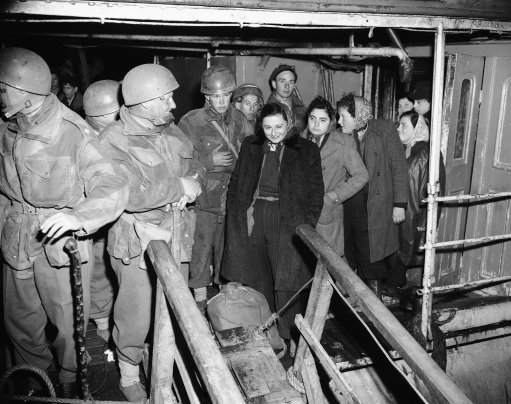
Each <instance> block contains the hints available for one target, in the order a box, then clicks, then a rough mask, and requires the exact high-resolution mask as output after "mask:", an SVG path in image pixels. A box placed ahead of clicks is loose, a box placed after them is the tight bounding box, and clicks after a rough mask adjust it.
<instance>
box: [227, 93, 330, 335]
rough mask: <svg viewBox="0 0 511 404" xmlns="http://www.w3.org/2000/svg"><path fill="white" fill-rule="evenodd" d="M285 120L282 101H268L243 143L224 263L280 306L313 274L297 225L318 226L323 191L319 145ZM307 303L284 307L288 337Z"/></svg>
mask: <svg viewBox="0 0 511 404" xmlns="http://www.w3.org/2000/svg"><path fill="white" fill-rule="evenodd" d="M287 119H288V118H287V115H286V113H285V110H284V108H283V107H282V106H281V105H280V104H277V103H270V104H266V105H265V106H264V107H263V109H262V111H261V116H260V118H259V125H258V127H259V128H258V131H257V134H256V135H254V136H249V137H247V138H246V139H245V140H244V141H243V144H242V145H241V150H240V154H239V158H238V161H237V164H236V168H235V169H234V172H233V173H232V176H231V181H230V183H229V190H228V192H227V217H226V220H227V227H226V244H225V250H224V257H223V264H222V276H223V277H224V278H225V279H226V280H229V281H236V282H241V283H243V284H245V285H248V286H250V287H252V288H254V289H256V290H257V291H259V292H261V293H263V294H264V296H265V297H266V299H267V300H268V303H269V305H270V308H271V309H272V310H274V311H275V310H278V309H280V308H281V307H282V306H283V305H284V304H285V303H286V301H287V300H288V299H289V298H290V297H291V296H292V295H293V294H294V293H295V292H296V291H297V290H298V289H299V288H300V287H301V286H302V285H303V284H304V283H305V282H307V281H308V280H309V279H310V277H311V276H312V268H309V267H308V266H307V264H306V262H305V260H304V257H307V256H310V253H309V251H308V250H307V247H306V246H305V245H304V244H303V243H302V242H301V241H300V240H299V238H298V236H297V235H296V233H295V230H296V227H297V226H298V225H300V224H304V223H305V224H310V225H311V226H313V227H314V226H316V223H317V221H318V218H319V216H320V214H321V209H322V207H323V194H324V185H323V177H322V173H321V157H320V153H319V149H318V147H317V146H316V145H315V144H314V143H312V142H310V141H309V140H306V139H303V138H301V137H300V135H299V133H298V131H297V130H296V129H295V128H291V129H290V130H289V125H288V121H287ZM303 301H304V299H299V300H298V303H296V304H293V305H292V306H290V308H289V309H287V310H286V311H285V312H284V313H282V316H281V318H280V321H279V332H280V334H281V336H282V337H283V338H286V339H289V338H290V329H291V327H292V325H293V322H294V316H295V314H296V313H298V312H300V311H302V310H303ZM300 303H302V304H300Z"/></svg>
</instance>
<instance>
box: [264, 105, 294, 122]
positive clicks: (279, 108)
mask: <svg viewBox="0 0 511 404" xmlns="http://www.w3.org/2000/svg"><path fill="white" fill-rule="evenodd" d="M278 114H280V115H282V116H283V117H284V120H285V121H286V122H287V123H289V120H288V116H287V113H286V109H285V108H284V106H283V105H282V104H279V103H277V102H270V103H269V104H265V105H264V107H263V109H261V115H260V117H259V118H260V119H261V122H262V121H263V119H264V118H266V117H267V116H270V115H278Z"/></svg>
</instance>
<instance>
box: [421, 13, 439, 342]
mask: <svg viewBox="0 0 511 404" xmlns="http://www.w3.org/2000/svg"><path fill="white" fill-rule="evenodd" d="M444 58H445V34H444V27H443V25H442V24H441V23H440V24H438V30H437V33H436V34H435V58H434V70H433V97H432V107H431V137H430V147H429V178H428V210H427V223H426V245H425V250H426V253H425V257H424V274H423V277H422V290H423V299H422V313H421V314H422V317H421V331H422V334H423V335H424V337H425V338H426V339H427V338H428V335H429V327H430V320H431V306H432V303H433V294H432V293H431V284H432V281H433V276H434V274H435V247H434V246H433V243H435V242H436V237H437V217H438V213H437V212H438V203H437V201H436V199H435V198H436V197H437V196H438V192H439V189H440V185H439V181H438V178H439V172H440V170H439V167H440V159H441V158H442V157H441V155H440V145H441V136H442V99H443V83H444Z"/></svg>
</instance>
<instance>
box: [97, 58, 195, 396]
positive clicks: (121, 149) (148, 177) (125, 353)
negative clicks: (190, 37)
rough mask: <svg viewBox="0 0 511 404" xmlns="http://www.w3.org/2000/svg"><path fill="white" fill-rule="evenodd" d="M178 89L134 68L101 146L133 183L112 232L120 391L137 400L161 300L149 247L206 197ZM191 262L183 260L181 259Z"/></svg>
mask: <svg viewBox="0 0 511 404" xmlns="http://www.w3.org/2000/svg"><path fill="white" fill-rule="evenodd" d="M178 87H179V84H178V83H177V81H176V79H175V78H174V76H173V75H172V73H171V72H170V70H169V69H167V68H165V67H164V66H161V65H157V64H143V65H140V66H137V67H134V68H133V69H131V70H130V71H129V72H128V73H127V74H126V76H125V77H124V79H123V81H122V87H121V88H122V95H123V98H124V105H123V106H122V107H121V109H120V119H119V121H118V122H115V123H113V124H111V125H109V126H107V127H106V128H105V129H104V130H103V132H102V133H101V143H105V144H108V145H111V146H112V147H113V148H115V150H116V151H115V159H116V160H120V161H122V166H123V167H124V168H125V169H126V172H127V175H128V177H129V179H130V197H129V201H128V206H127V209H126V211H125V212H124V213H123V214H122V215H121V217H120V218H119V220H118V221H117V222H116V223H114V224H113V226H112V227H111V228H110V230H109V232H108V246H107V250H108V254H109V256H110V262H111V265H112V268H113V269H114V272H115V274H116V276H117V280H118V287H119V291H118V294H117V298H116V300H115V303H114V325H115V327H114V331H113V340H114V342H115V344H116V347H117V356H118V359H119V369H120V373H121V380H120V389H121V391H122V393H123V394H124V396H125V397H126V398H127V399H128V401H131V402H139V401H141V400H145V399H146V398H147V394H146V391H145V388H144V386H143V385H142V383H141V382H140V379H139V372H140V369H139V365H140V362H141V361H142V356H143V352H144V342H145V339H146V337H147V333H148V332H149V326H150V324H151V301H152V296H153V290H152V284H151V279H152V276H151V274H150V273H149V271H150V270H151V269H150V268H149V269H148V266H147V265H146V261H145V255H144V253H145V249H146V247H147V245H148V243H149V241H151V240H166V241H167V242H169V243H170V238H171V235H172V232H173V228H174V226H176V225H177V226H180V227H182V223H174V221H173V220H174V219H173V216H174V215H173V211H172V209H178V208H179V209H181V211H179V212H177V211H176V212H175V213H176V214H179V215H180V216H182V217H188V216H187V212H188V210H187V208H186V207H185V205H186V204H187V203H188V202H193V201H194V200H195V199H196V198H197V196H199V194H200V193H201V184H200V182H199V181H200V179H201V178H202V177H203V176H204V171H205V170H204V168H203V167H202V165H201V164H200V163H199V161H198V160H197V159H195V158H194V150H193V145H192V144H191V142H190V141H189V140H188V139H187V138H186V136H185V135H184V134H183V133H182V132H181V130H180V129H179V128H178V127H177V126H176V125H175V124H174V123H173V115H172V110H173V109H174V108H175V107H176V104H175V103H174V98H173V96H174V90H176V89H177V88H178ZM173 205H174V207H173ZM186 223H188V222H186ZM182 238H183V239H184V237H182ZM190 238H191V235H190ZM175 258H176V260H179V257H175ZM187 260H189V258H186V257H183V256H181V261H187Z"/></svg>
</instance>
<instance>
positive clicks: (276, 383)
mask: <svg viewBox="0 0 511 404" xmlns="http://www.w3.org/2000/svg"><path fill="white" fill-rule="evenodd" d="M216 336H217V338H218V341H219V344H220V351H221V352H222V354H223V355H224V357H225V359H226V361H227V362H228V364H229V366H230V368H231V370H232V372H233V374H234V375H235V378H236V380H237V381H238V383H239V385H240V387H241V390H242V391H243V393H244V394H245V397H246V400H247V403H257V404H277V403H282V404H304V403H305V400H304V399H303V398H302V395H301V394H300V393H299V392H298V391H296V390H295V389H293V388H292V387H291V386H290V385H289V383H288V382H287V379H286V371H285V369H284V367H283V366H282V364H281V363H280V361H279V360H278V359H277V356H276V355H275V352H274V351H273V349H272V347H271V345H270V343H269V341H268V339H267V338H266V337H265V336H264V335H260V334H258V333H255V332H254V330H253V329H251V328H245V327H238V328H232V329H229V330H225V331H220V332H217V333H216Z"/></svg>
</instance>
